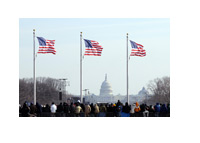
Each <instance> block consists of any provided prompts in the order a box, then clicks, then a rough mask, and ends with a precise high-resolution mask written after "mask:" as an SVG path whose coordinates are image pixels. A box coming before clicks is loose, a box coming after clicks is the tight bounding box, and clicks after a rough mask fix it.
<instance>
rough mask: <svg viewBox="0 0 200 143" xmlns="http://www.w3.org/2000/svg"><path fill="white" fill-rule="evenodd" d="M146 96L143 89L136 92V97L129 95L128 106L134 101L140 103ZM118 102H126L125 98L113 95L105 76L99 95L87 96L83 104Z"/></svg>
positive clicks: (145, 91)
mask: <svg viewBox="0 0 200 143" xmlns="http://www.w3.org/2000/svg"><path fill="white" fill-rule="evenodd" d="M146 95H147V90H146V89H145V88H144V87H143V88H142V90H140V91H139V92H138V94H137V95H129V104H133V103H135V102H136V101H137V102H139V103H141V102H143V101H144V99H145V97H146ZM118 100H120V101H121V102H122V103H124V104H125V103H126V102H127V96H125V95H115V96H114V95H113V90H112V86H111V84H110V83H109V82H108V80H107V74H106V75H105V80H104V81H103V82H102V84H101V88H100V94H99V95H95V94H91V95H87V96H85V102H86V103H87V102H89V103H94V104H95V103H117V101H118Z"/></svg>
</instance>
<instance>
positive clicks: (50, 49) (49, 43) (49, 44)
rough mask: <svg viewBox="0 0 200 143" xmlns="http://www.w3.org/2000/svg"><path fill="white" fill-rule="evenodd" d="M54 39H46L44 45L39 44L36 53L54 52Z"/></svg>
mask: <svg viewBox="0 0 200 143" xmlns="http://www.w3.org/2000/svg"><path fill="white" fill-rule="evenodd" d="M54 44H55V40H46V46H39V50H38V52H37V53H38V54H47V53H52V54H54V55H55V54H56V50H55V48H54Z"/></svg>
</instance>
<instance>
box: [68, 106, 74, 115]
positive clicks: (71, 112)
mask: <svg viewBox="0 0 200 143" xmlns="http://www.w3.org/2000/svg"><path fill="white" fill-rule="evenodd" d="M69 111H70V114H71V116H73V115H74V113H75V105H74V103H71V105H70V108H69Z"/></svg>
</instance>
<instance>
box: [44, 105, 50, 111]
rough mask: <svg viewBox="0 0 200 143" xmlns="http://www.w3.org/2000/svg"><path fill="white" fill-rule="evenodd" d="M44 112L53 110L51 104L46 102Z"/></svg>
mask: <svg viewBox="0 0 200 143" xmlns="http://www.w3.org/2000/svg"><path fill="white" fill-rule="evenodd" d="M43 112H45V113H49V112H51V110H50V106H49V104H46V106H45V107H44V109H43Z"/></svg>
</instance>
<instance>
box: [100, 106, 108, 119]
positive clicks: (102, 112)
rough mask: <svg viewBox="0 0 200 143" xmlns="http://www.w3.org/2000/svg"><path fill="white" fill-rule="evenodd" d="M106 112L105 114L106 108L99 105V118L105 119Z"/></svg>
mask: <svg viewBox="0 0 200 143" xmlns="http://www.w3.org/2000/svg"><path fill="white" fill-rule="evenodd" d="M106 112H107V108H106V106H105V104H100V107H99V117H105V116H106Z"/></svg>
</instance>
